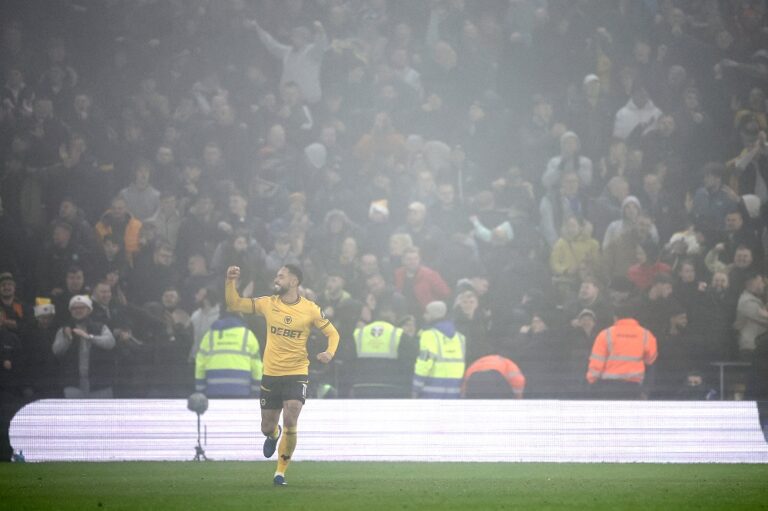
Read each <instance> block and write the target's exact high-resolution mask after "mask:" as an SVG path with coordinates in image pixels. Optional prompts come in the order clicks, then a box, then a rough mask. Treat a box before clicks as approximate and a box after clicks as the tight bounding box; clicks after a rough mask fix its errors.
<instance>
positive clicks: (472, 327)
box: [453, 289, 498, 364]
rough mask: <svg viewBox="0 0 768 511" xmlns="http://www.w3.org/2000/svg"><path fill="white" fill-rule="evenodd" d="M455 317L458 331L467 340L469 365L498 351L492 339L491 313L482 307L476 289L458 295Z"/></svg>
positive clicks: (454, 310) (454, 308) (454, 311)
mask: <svg viewBox="0 0 768 511" xmlns="http://www.w3.org/2000/svg"><path fill="white" fill-rule="evenodd" d="M453 317H454V323H455V325H456V330H458V331H459V332H461V333H462V334H464V337H465V338H466V339H467V356H466V360H467V364H471V363H472V362H474V361H475V360H477V359H479V358H481V357H484V356H486V355H490V354H493V353H494V351H496V350H497V349H498V348H497V347H495V346H494V343H493V342H492V340H491V339H490V327H491V318H490V311H488V309H485V308H483V307H480V299H479V298H478V296H477V293H476V292H475V290H474V289H467V290H466V291H462V292H461V293H459V294H458V296H457V297H456V305H455V306H454V307H453Z"/></svg>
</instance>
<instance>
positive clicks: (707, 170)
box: [701, 162, 726, 179]
mask: <svg viewBox="0 0 768 511" xmlns="http://www.w3.org/2000/svg"><path fill="white" fill-rule="evenodd" d="M725 172H726V169H725V165H723V164H722V163H718V162H709V163H707V164H706V165H704V167H703V168H702V169H701V173H702V175H704V176H713V177H717V178H720V179H723V176H725Z"/></svg>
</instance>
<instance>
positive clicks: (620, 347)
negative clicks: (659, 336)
mask: <svg viewBox="0 0 768 511" xmlns="http://www.w3.org/2000/svg"><path fill="white" fill-rule="evenodd" d="M657 355H658V352H657V351H656V337H654V336H653V334H652V333H651V332H649V331H648V330H646V329H645V328H643V327H641V326H640V324H639V323H638V322H637V321H636V320H634V319H629V318H626V319H620V320H618V321H616V323H614V324H613V326H611V327H608V328H606V329H605V330H603V331H602V332H600V333H599V334H598V335H597V338H595V344H594V345H593V346H592V355H590V357H589V370H588V371H587V381H588V382H589V383H595V382H596V381H597V380H621V381H631V382H637V383H642V381H643V378H644V377H645V366H646V365H651V364H653V363H654V362H655V361H656V356H657Z"/></svg>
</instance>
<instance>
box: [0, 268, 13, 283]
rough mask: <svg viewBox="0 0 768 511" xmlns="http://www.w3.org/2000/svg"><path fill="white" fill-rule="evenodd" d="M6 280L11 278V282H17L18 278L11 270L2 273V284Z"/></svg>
mask: <svg viewBox="0 0 768 511" xmlns="http://www.w3.org/2000/svg"><path fill="white" fill-rule="evenodd" d="M6 280H10V281H11V282H16V280H15V279H14V278H13V274H12V273H11V272H9V271H5V272H3V273H0V284H2V283H3V282H5V281H6Z"/></svg>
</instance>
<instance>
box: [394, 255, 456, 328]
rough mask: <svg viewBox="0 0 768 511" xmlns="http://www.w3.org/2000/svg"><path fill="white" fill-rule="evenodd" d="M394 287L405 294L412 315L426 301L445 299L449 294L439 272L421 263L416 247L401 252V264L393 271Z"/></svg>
mask: <svg viewBox="0 0 768 511" xmlns="http://www.w3.org/2000/svg"><path fill="white" fill-rule="evenodd" d="M395 287H396V288H397V290H398V291H400V292H401V293H402V294H403V296H405V298H406V300H407V303H408V311H409V312H410V313H411V314H413V315H414V316H416V315H419V313H420V312H421V311H423V310H424V308H425V307H426V306H427V304H428V303H431V302H434V301H439V299H441V298H442V299H446V298H448V296H450V294H451V290H450V288H449V287H448V284H446V283H445V281H444V280H443V278H442V277H441V276H440V274H439V273H437V272H436V271H435V270H433V269H431V268H428V267H427V266H423V265H422V264H421V255H420V253H419V249H418V248H416V247H413V248H409V249H406V250H405V251H404V252H403V257H402V266H401V267H400V268H398V269H397V270H396V271H395Z"/></svg>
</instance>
